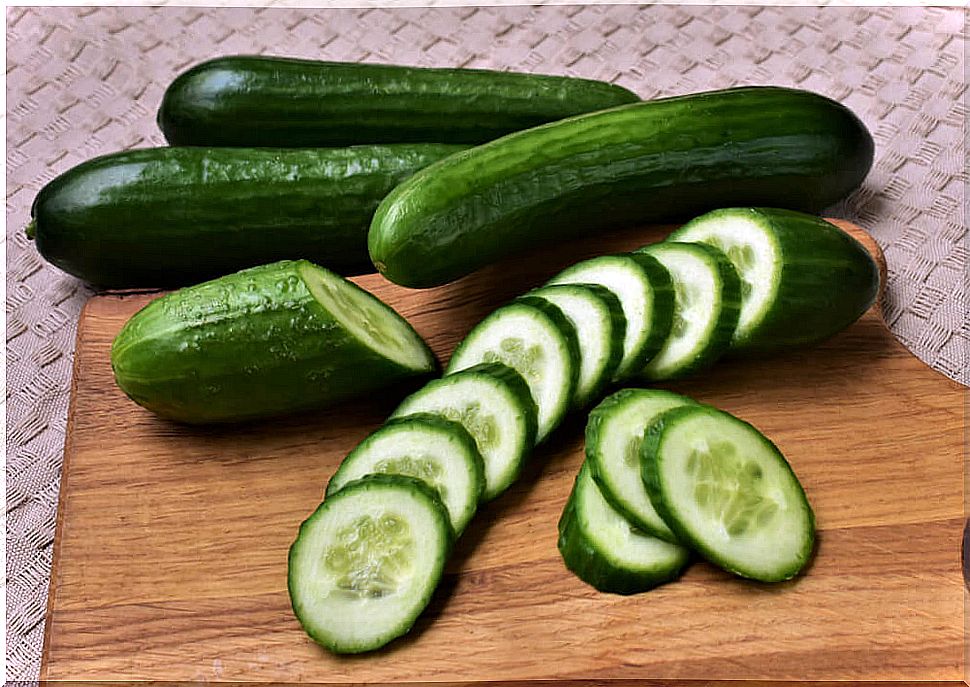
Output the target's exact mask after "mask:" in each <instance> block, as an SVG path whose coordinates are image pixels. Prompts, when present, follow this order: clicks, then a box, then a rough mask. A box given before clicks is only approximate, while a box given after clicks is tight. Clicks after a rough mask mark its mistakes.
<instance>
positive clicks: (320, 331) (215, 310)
mask: <svg viewBox="0 0 970 687" xmlns="http://www.w3.org/2000/svg"><path fill="white" fill-rule="evenodd" d="M111 365H112V368H113V370H114V374H115V380H116V381H117V383H118V386H119V387H121V389H122V391H124V392H125V393H126V394H127V395H128V396H129V397H130V398H131V399H132V400H134V401H135V402H137V403H139V404H140V405H142V406H144V407H146V408H148V409H149V410H151V411H153V412H155V413H157V414H158V415H161V416H163V417H167V418H170V419H173V420H177V421H180V422H186V423H192V424H200V423H209V422H233V421H239V420H246V419H250V418H257V417H268V416H274V415H280V414H283V413H289V412H294V411H299V410H306V409H310V408H322V407H325V406H328V405H333V404H335V403H338V402H340V401H343V400H345V399H348V398H352V397H358V396H362V395H365V394H367V393H371V392H374V391H376V390H377V389H381V388H384V387H388V386H390V385H392V384H394V383H395V382H399V381H401V380H403V379H406V378H411V377H417V376H423V375H426V374H428V373H430V372H432V371H433V370H434V368H435V366H436V363H435V361H434V358H433V356H432V355H431V352H430V350H429V349H428V347H427V346H426V344H425V343H424V342H423V341H422V340H421V338H420V337H419V336H418V335H417V333H415V331H414V330H413V329H412V328H411V326H410V325H409V324H408V323H407V322H406V321H405V320H404V319H403V318H402V317H401V316H400V315H398V314H397V313H396V312H394V311H393V310H392V309H391V308H390V307H388V306H387V305H385V304H384V303H382V302H381V301H379V300H378V299H377V298H375V297H374V296H372V295H371V294H369V293H367V292H366V291H364V290H363V289H361V288H359V287H357V286H356V285H354V284H352V283H351V282H349V281H347V280H345V279H343V278H341V277H339V276H337V275H336V274H334V273H332V272H329V271H327V270H324V269H321V268H320V267H317V266H316V265H313V264H311V263H309V262H306V261H305V260H300V261H282V262H278V263H274V264H271V265H263V266H260V267H253V268H250V269H248V270H243V271H241V272H237V273H235V274H231V275H227V276H225V277H221V278H219V279H215V280H212V281H209V282H205V283H203V284H199V285H196V286H191V287H187V288H184V289H181V290H179V291H174V292H172V293H170V294H167V295H165V296H162V297H161V298H159V299H157V300H155V301H153V302H151V303H149V304H148V305H147V306H145V307H144V308H143V309H142V310H140V311H139V312H138V313H136V314H135V315H134V316H133V317H132V318H131V319H130V320H129V321H128V322H127V323H126V324H125V326H124V327H123V328H122V330H121V332H120V333H119V334H118V336H117V337H116V338H115V340H114V343H113V345H112V347H111Z"/></svg>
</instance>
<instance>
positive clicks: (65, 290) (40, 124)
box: [6, 5, 970, 680]
mask: <svg viewBox="0 0 970 687" xmlns="http://www.w3.org/2000/svg"><path fill="white" fill-rule="evenodd" d="M965 21H966V14H965V11H964V10H963V9H926V8H896V9H888V8H883V9H874V8H865V9H863V8H851V7H848V8H846V7H840V8H814V7H800V8H796V7H788V8H784V7H770V8H766V7H751V6H749V7H733V8H728V7H723V8H722V7H675V6H656V7H637V6H631V5H625V6H624V5H621V6H603V5H600V6H585V7H584V6H569V7H505V8H451V9H445V8H442V9H424V8H415V9H396V10H385V9H367V10H360V9H346V10H305V11H304V10H289V9H198V8H159V9H151V8H95V7H81V8H29V9H25V8H11V9H8V11H7V29H6V30H7V116H8V121H7V233H6V238H7V243H6V246H7V276H6V278H7V304H6V305H7V334H6V335H7V373H8V374H7V414H8V415H7V429H8V434H7V508H6V517H7V542H6V544H7V564H6V568H7V569H6V584H7V659H8V676H7V677H8V678H9V679H14V680H16V679H21V680H22V679H32V678H35V677H36V675H37V670H38V665H39V660H40V651H41V641H42V634H43V625H44V622H43V621H44V610H45V604H46V598H47V586H48V578H49V569H50V558H51V540H52V538H53V535H54V521H55V510H56V500H57V493H58V483H59V474H60V467H61V455H62V445H63V440H64V429H65V421H66V413H67V404H68V393H69V388H70V374H71V360H72V353H73V345H74V334H75V328H76V323H77V318H78V313H79V312H80V309H81V306H82V304H83V303H84V301H85V299H86V298H88V296H89V295H90V291H89V290H88V289H87V288H86V287H84V286H83V285H81V284H79V283H78V282H77V281H76V280H75V279H73V278H72V277H69V276H67V275H65V274H63V273H61V272H59V271H58V270H56V269H54V268H52V267H50V266H48V265H46V264H45V263H44V262H43V261H42V260H41V259H40V258H39V257H38V255H37V253H36V251H34V249H33V247H32V246H31V244H30V242H29V241H27V240H26V239H25V236H24V234H23V232H22V226H23V225H24V224H25V223H26V221H27V219H28V214H29V208H30V203H31V201H32V199H33V197H34V195H35V193H36V192H37V191H38V190H39V189H40V188H41V187H42V186H43V185H44V184H45V183H46V182H47V181H50V180H51V179H52V178H54V176H55V175H57V174H59V173H61V172H63V171H65V170H66V169H68V168H69V167H71V166H73V165H75V164H77V163H79V162H81V161H82V160H85V159H87V158H89V157H92V156H94V155H100V154H104V153H109V152H113V151H117V150H120V149H123V148H130V147H133V146H149V145H162V144H164V140H163V139H162V137H161V135H160V134H159V132H158V131H157V129H156V127H155V122H154V117H155V111H156V108H157V106H158V103H159V100H160V98H161V95H162V92H163V90H164V88H165V86H166V84H167V83H168V82H169V81H170V80H171V79H172V78H173V76H174V75H175V74H176V73H177V72H179V71H181V70H183V69H185V68H186V67H188V66H189V65H191V64H193V63H194V62H196V61H199V60H202V59H204V58H208V57H212V56H216V55H220V54H227V53H240V52H243V53H254V52H255V53H274V54H287V55H293V56H305V57H317V58H325V59H335V60H361V61H363V60H366V61H376V62H394V63H407V64H418V65H438V66H444V65H449V66H468V67H486V68H513V69H519V70H525V71H535V72H546V73H557V74H571V75H577V76H585V77H593V78H599V79H605V80H608V81H615V82H617V83H620V84H622V85H623V86H626V87H628V88H631V89H633V90H634V91H636V92H638V93H639V94H640V95H641V96H643V97H652V96H664V95H674V94H681V93H687V92H691V91H696V90H702V89H710V88H721V87H726V86H732V85H738V84H767V83H773V84H780V85H791V86H798V87H801V88H806V89H810V90H814V91H818V92H820V93H823V94H826V95H828V96H831V97H833V98H836V99H838V100H841V101H842V102H844V103H845V104H846V105H848V106H849V107H851V108H852V109H853V110H854V111H855V112H856V113H857V114H858V115H859V116H860V117H861V118H862V119H863V120H864V121H865V123H866V124H867V125H868V126H869V128H870V130H871V131H872V132H873V134H874V136H875V138H876V145H877V151H876V165H875V169H874V170H873V172H872V173H871V175H870V176H869V178H868V180H867V182H866V184H865V186H864V187H863V188H862V189H860V190H859V191H858V192H856V193H855V194H854V195H853V196H852V197H851V198H850V199H848V201H846V202H845V203H844V204H843V206H841V207H839V208H836V209H834V211H833V212H835V213H836V214H838V215H841V216H843V217H846V218H848V219H851V220H853V221H856V222H857V223H859V224H861V225H862V226H863V227H865V228H867V229H868V230H869V231H870V232H871V233H872V234H873V235H875V237H876V238H877V239H878V240H879V242H880V243H881V244H882V246H883V247H884V249H885V251H886V255H887V258H888V261H889V290H888V294H887V299H886V303H885V304H884V305H885V312H886V317H887V319H888V321H889V324H890V326H891V327H892V329H893V331H894V332H895V334H896V335H897V336H898V337H899V338H900V339H901V340H902V341H903V343H904V344H906V345H907V346H908V347H910V348H911V349H912V350H913V351H914V353H916V355H918V356H919V357H920V358H922V359H923V360H924V361H926V362H927V363H928V364H930V365H932V366H933V367H935V368H936V369H938V370H940V371H941V372H943V373H944V374H946V375H949V376H950V377H953V378H955V379H958V380H960V381H962V382H963V383H964V384H967V383H968V382H970V376H968V372H967V360H966V350H967V343H968V340H970V331H968V325H967V320H966V313H967V307H966V303H965V299H964V295H965V292H966V291H965V279H964V273H965V268H966V262H967V249H968V246H967V239H966V232H967V229H966V226H965V221H964V219H965V215H964V212H965V196H964V187H965V184H966V182H967V172H966V166H965V164H964V162H965V157H964V140H965V133H966V132H965V117H966V88H967V84H966V80H965V72H964V54H965V42H966V28H965V27H966V24H965Z"/></svg>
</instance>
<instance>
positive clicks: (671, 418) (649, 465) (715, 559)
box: [640, 403, 815, 582]
mask: <svg viewBox="0 0 970 687" xmlns="http://www.w3.org/2000/svg"><path fill="white" fill-rule="evenodd" d="M695 412H710V413H715V414H718V415H728V414H727V413H725V412H724V411H721V410H718V409H717V408H714V407H711V406H704V405H699V404H696V403H695V404H694V405H689V406H680V407H678V408H672V409H671V410H668V411H667V412H665V413H662V414H661V415H660V417H658V418H657V419H656V420H655V421H654V423H653V424H652V425H651V426H650V427H649V428H648V429H647V432H646V435H645V436H644V439H643V444H642V445H641V447H640V467H641V477H642V479H643V483H644V485H645V486H646V487H647V492H648V493H649V494H650V500H651V502H652V503H653V504H654V507H655V508H656V509H657V512H658V513H660V516H661V517H662V518H663V519H664V522H666V523H667V525H668V526H669V527H670V529H672V530H673V531H674V532H675V533H676V534H677V538H678V539H680V540H681V541H682V542H684V543H685V544H686V545H687V546H690V547H691V548H692V549H693V550H694V551H696V552H697V553H699V554H700V555H701V556H703V557H704V558H705V559H706V560H708V561H710V562H711V563H713V564H714V565H716V566H718V567H719V568H722V569H724V570H726V571H728V572H730V573H733V574H735V575H738V576H739V577H745V578H748V579H752V580H757V581H759V582H784V581H785V580H790V579H792V578H793V577H795V576H796V575H798V573H799V572H801V571H802V569H803V568H804V567H805V566H806V565H807V564H808V561H809V560H810V559H811V557H812V551H813V549H814V548H815V512H814V511H813V510H812V507H811V505H810V504H809V502H808V497H807V496H806V495H805V490H804V489H803V488H802V484H801V482H799V481H798V477H797V476H796V475H795V472H794V470H792V468H791V465H790V464H789V463H788V460H786V459H785V456H784V455H783V454H782V452H781V451H779V450H778V447H777V446H775V444H774V442H772V441H771V440H770V439H769V438H768V437H766V436H764V435H763V434H761V432H760V431H758V429H757V428H756V427H754V426H753V425H751V424H750V423H748V422H745V421H744V420H742V419H740V418H737V417H734V416H733V415H728V417H730V418H731V419H732V420H734V421H736V422H740V423H743V424H745V425H748V426H749V427H751V429H752V430H754V431H755V432H757V434H758V436H760V437H761V439H762V440H763V441H764V444H765V446H767V447H768V448H769V449H770V450H771V451H772V452H774V453H776V454H778V456H779V457H780V458H781V461H782V463H784V465H785V467H786V468H787V469H788V471H789V472H790V473H791V475H792V478H793V479H794V484H795V485H796V486H797V488H798V491H799V493H800V494H801V497H802V501H803V502H804V505H805V509H806V511H807V513H808V527H809V531H808V536H807V537H806V538H805V544H804V546H803V548H802V550H801V552H800V555H799V557H798V559H797V561H796V562H795V564H794V565H792V567H791V568H789V569H787V570H778V571H777V573H776V574H774V575H769V574H756V573H753V572H752V571H751V570H747V569H745V568H743V567H739V566H737V565H733V564H731V563H729V562H728V561H725V560H724V559H723V558H722V557H721V556H720V555H718V553H717V551H714V550H712V549H711V548H710V547H709V546H707V545H706V544H705V543H704V542H703V541H701V540H700V539H698V538H697V537H696V536H695V535H694V533H693V532H691V531H690V529H689V528H685V527H683V526H682V525H681V524H680V522H679V520H678V519H677V517H676V515H675V514H674V513H673V512H672V510H671V508H670V505H669V503H668V502H667V500H666V496H665V494H664V489H663V482H662V481H661V480H660V474H659V467H658V463H657V462H658V461H659V460H661V458H660V456H661V445H662V443H663V434H664V431H665V430H666V429H667V427H668V426H671V425H672V424H674V423H676V422H677V421H678V420H679V419H680V418H682V417H684V416H685V415H688V414H690V413H695Z"/></svg>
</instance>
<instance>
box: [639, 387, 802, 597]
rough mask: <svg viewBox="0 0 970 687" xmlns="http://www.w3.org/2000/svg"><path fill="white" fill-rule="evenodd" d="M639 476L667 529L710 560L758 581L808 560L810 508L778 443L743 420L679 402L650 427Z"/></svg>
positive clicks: (788, 573) (786, 575)
mask: <svg viewBox="0 0 970 687" xmlns="http://www.w3.org/2000/svg"><path fill="white" fill-rule="evenodd" d="M641 462H642V466H643V472H642V477H643V481H644V483H645V484H646V486H647V490H648V491H649V493H650V497H651V500H652V501H653V503H654V504H655V505H656V506H657V510H658V511H659V512H660V514H661V515H662V516H663V518H664V520H665V521H666V522H667V523H668V524H669V525H670V527H671V529H673V530H674V532H676V533H677V536H678V537H679V538H680V539H681V540H682V541H683V542H685V543H686V544H688V545H689V546H691V547H692V548H693V549H695V550H696V551H697V552H698V553H700V554H701V555H702V556H704V557H705V558H707V559H708V560H709V561H711V562H712V563H715V564H716V565H718V566H720V567H722V568H724V569H725V570H728V571H730V572H733V573H735V574H737V575H740V576H742V577H748V578H751V579H754V580H760V581H763V582H776V581H780V580H787V579H790V578H792V577H794V576H795V575H797V574H798V572H799V571H800V570H801V569H802V568H803V567H804V566H805V564H806V563H807V562H808V560H809V558H810V556H811V553H812V548H813V545H814V541H815V516H814V514H813V513H812V509H811V506H809V504H808V499H807V498H806V496H805V492H804V490H803V489H802V486H801V484H800V483H799V482H798V478H797V477H795V473H794V472H792V469H791V467H790V466H789V465H788V462H787V461H786V460H785V457H784V456H783V455H782V454H781V452H780V451H779V450H778V448H777V447H776V446H775V445H774V444H773V443H771V441H769V440H768V439H767V438H766V437H765V436H764V435H762V434H761V432H759V431H758V430H757V429H755V428H754V427H752V426H751V425H750V424H748V423H747V422H744V421H743V420H739V419H738V418H736V417H733V416H732V415H730V414H728V413H725V412H723V411H720V410H717V409H715V408H711V407H708V406H700V405H694V406H682V407H680V408H674V409H672V410H668V411H667V412H665V413H663V414H662V415H660V416H659V417H658V418H657V419H656V420H655V421H654V423H653V424H652V425H651V426H650V428H649V429H648V430H647V437H646V439H645V440H644V443H643V447H642V451H641Z"/></svg>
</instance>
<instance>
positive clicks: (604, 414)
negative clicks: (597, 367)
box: [586, 389, 695, 542]
mask: <svg viewBox="0 0 970 687" xmlns="http://www.w3.org/2000/svg"><path fill="white" fill-rule="evenodd" d="M694 404H695V401H694V400H692V399H690V398H687V397H686V396H680V395H679V394H675V393H672V392H670V391H663V390H661V389H621V390H620V391H617V392H616V393H614V394H612V395H611V396H609V397H607V398H606V399H604V400H603V401H602V402H601V403H600V404H599V405H598V406H596V407H595V408H593V410H592V411H591V412H590V414H589V421H588V422H587V423H586V462H587V463H588V464H589V469H590V471H591V473H592V476H593V478H594V479H595V480H596V483H597V485H598V486H599V488H600V490H601V492H602V494H603V497H604V498H605V499H606V500H607V501H609V503H610V505H611V506H612V507H613V508H615V509H616V510H617V511H618V512H619V513H620V514H622V515H623V517H625V518H626V519H627V520H629V521H630V522H631V523H632V524H633V525H634V526H635V527H637V528H638V529H640V530H642V531H643V532H645V533H647V534H650V535H653V536H655V537H659V538H661V539H664V540H666V541H670V542H676V541H677V535H676V534H674V532H673V531H672V530H671V529H670V527H668V526H667V523H666V522H664V520H663V518H661V517H660V515H659V514H658V513H657V509H656V508H655V507H654V505H653V503H652V502H651V500H650V497H649V495H648V494H647V490H646V489H645V488H644V486H643V484H642V482H641V480H640V447H641V444H642V443H643V435H644V432H646V430H647V428H648V427H649V426H650V425H651V423H652V422H653V420H654V419H655V418H656V417H657V416H658V415H660V414H661V413H663V412H664V411H666V410H669V409H671V408H676V407H678V406H682V405H694Z"/></svg>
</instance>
